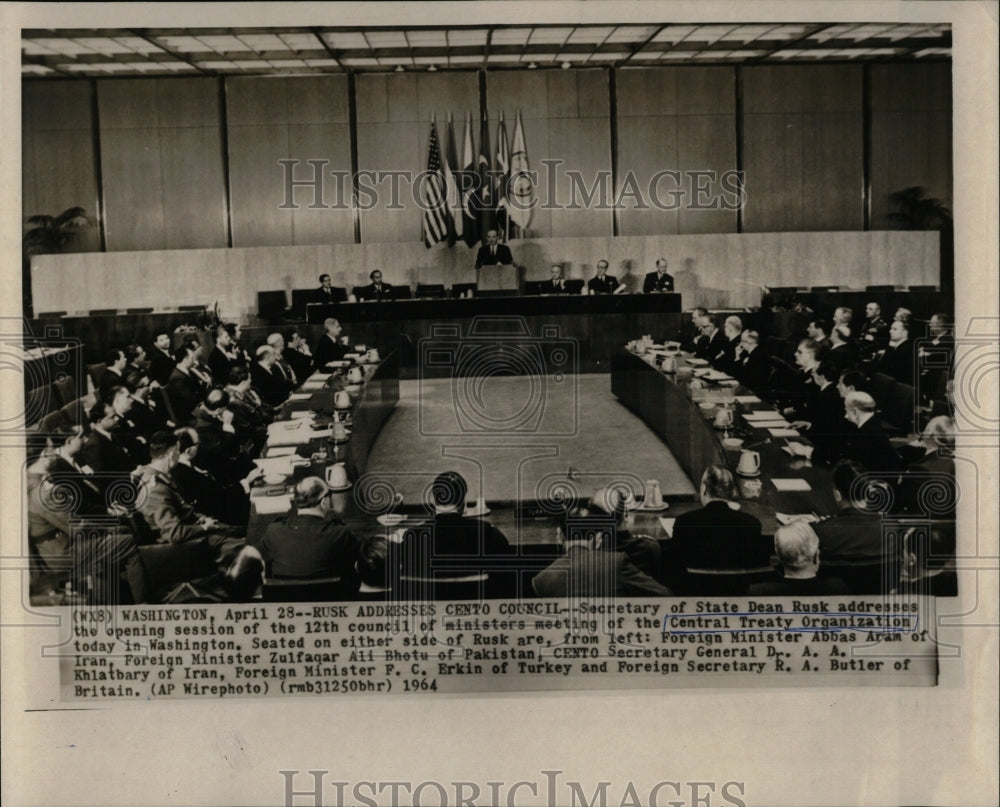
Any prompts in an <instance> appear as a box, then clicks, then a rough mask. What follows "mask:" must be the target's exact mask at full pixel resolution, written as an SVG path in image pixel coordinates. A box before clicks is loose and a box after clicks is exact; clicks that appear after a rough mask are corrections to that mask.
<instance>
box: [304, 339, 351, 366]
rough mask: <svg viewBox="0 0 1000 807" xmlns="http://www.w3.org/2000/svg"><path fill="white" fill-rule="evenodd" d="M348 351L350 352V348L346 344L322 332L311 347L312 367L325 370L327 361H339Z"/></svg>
mask: <svg viewBox="0 0 1000 807" xmlns="http://www.w3.org/2000/svg"><path fill="white" fill-rule="evenodd" d="M348 353H350V348H349V347H347V345H342V344H340V342H335V341H334V340H333V339H331V338H330V335H329V334H327V333H324V334H323V335H322V336H321V337H320V338H319V341H317V342H316V346H315V347H314V348H313V367H314V368H315V369H316V370H317V371H318V372H321V373H323V372H327V370H326V365H327V364H328V363H329V362H331V361H340V360H341V359H343V358H344V356H346V355H347V354H348Z"/></svg>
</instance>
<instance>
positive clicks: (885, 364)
mask: <svg viewBox="0 0 1000 807" xmlns="http://www.w3.org/2000/svg"><path fill="white" fill-rule="evenodd" d="M915 361H916V355H915V351H914V348H913V340H912V339H910V326H909V324H908V323H907V322H906V321H905V320H902V319H896V320H893V322H892V325H890V326H889V344H888V345H887V346H886V348H885V352H884V353H883V354H882V357H881V358H880V359H879V360H878V362H877V363H876V365H875V368H876V369H877V370H878V371H879V372H880V373H885V374H886V375H890V376H892V377H893V378H895V379H896V380H897V381H898V382H899V383H901V384H909V385H910V386H911V387H912V386H913V375H914V362H915Z"/></svg>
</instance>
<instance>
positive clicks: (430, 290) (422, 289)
mask: <svg viewBox="0 0 1000 807" xmlns="http://www.w3.org/2000/svg"><path fill="white" fill-rule="evenodd" d="M416 296H417V297H433V298H435V299H437V298H440V297H444V283H418V284H417V295H416Z"/></svg>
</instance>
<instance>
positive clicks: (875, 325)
mask: <svg viewBox="0 0 1000 807" xmlns="http://www.w3.org/2000/svg"><path fill="white" fill-rule="evenodd" d="M887 344H889V323H887V322H886V321H885V320H884V319H882V306H880V305H879V304H878V303H875V302H871V303H868V304H867V305H866V306H865V321H864V322H863V323H862V324H861V328H860V330H859V331H858V346H859V349H860V353H861V356H862V358H864V359H866V360H870V359H871V358H872V357H873V356H874V355H875V354H876V353H877V352H878V351H880V350H882V348H884V347H885V346H886V345H887Z"/></svg>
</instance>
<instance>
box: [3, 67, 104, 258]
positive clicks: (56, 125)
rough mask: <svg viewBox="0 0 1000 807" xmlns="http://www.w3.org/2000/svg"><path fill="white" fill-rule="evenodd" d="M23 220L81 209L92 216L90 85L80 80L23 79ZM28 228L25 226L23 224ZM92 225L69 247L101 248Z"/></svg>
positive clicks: (93, 167) (96, 208)
mask: <svg viewBox="0 0 1000 807" xmlns="http://www.w3.org/2000/svg"><path fill="white" fill-rule="evenodd" d="M21 87H22V94H21V115H22V121H23V133H22V135H23V136H22V140H21V158H22V163H21V165H22V185H21V187H22V192H23V202H22V203H23V216H24V219H25V221H26V220H27V218H28V217H29V216H35V215H48V216H56V215H58V214H59V213H62V211H64V210H66V209H67V208H69V207H83V208H85V209H86V210H87V212H88V213H89V214H90V215H91V216H94V217H95V218H96V217H97V214H98V211H99V204H98V198H97V165H96V163H95V161H94V145H93V143H94V141H93V117H92V114H91V85H90V83H89V82H85V81H60V80H47V81H26V82H23V83H22V85H21ZM25 226H26V227H27V224H25ZM100 246H101V240H100V231H99V229H98V228H97V227H93V228H90V229H88V230H85V231H82V232H81V234H80V235H79V236H78V238H77V240H76V241H75V242H74V244H73V249H74V250H76V251H80V252H89V251H92V250H97V249H100Z"/></svg>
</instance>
